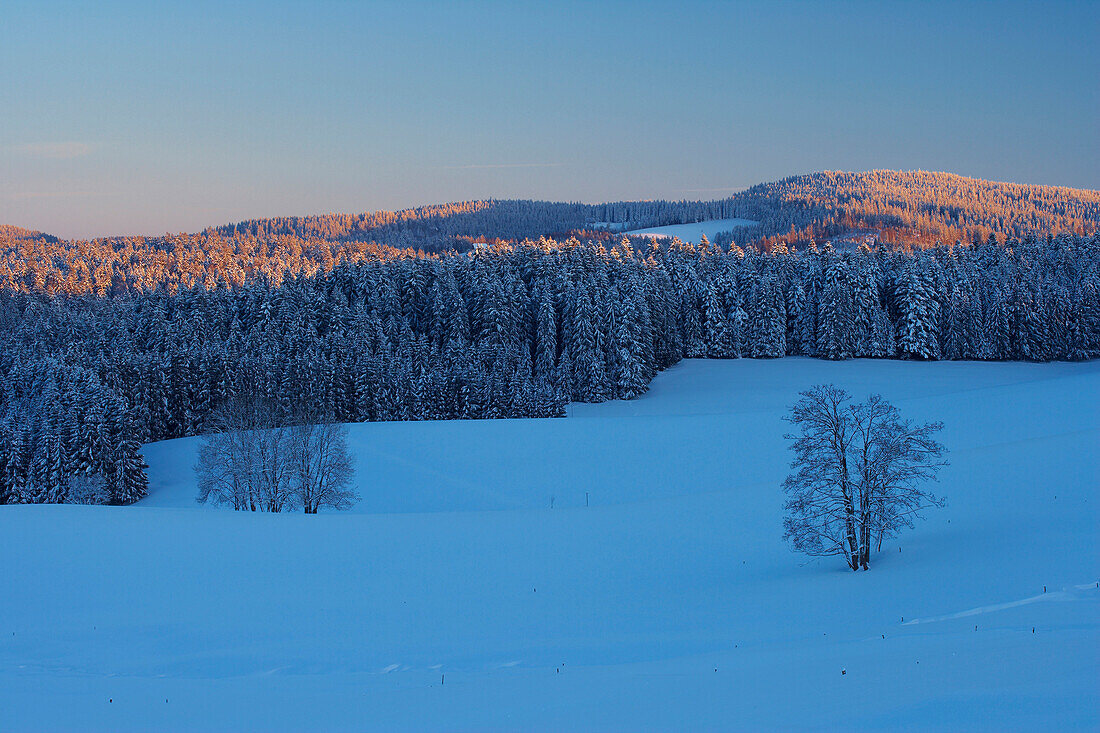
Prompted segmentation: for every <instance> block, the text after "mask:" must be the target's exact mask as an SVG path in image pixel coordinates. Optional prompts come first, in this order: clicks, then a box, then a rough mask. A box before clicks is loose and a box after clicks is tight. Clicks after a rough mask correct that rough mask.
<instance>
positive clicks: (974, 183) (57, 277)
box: [0, 171, 1100, 295]
mask: <svg viewBox="0 0 1100 733" xmlns="http://www.w3.org/2000/svg"><path fill="white" fill-rule="evenodd" d="M726 218H742V219H749V220H752V221H755V222H758V224H757V225H756V226H750V227H744V228H739V229H737V230H736V231H733V232H727V233H723V234H722V235H721V236H719V237H717V238H716V239H715V242H716V243H718V244H722V245H728V244H730V243H732V242H735V243H736V244H737V245H738V246H740V247H743V248H749V247H751V248H755V249H761V250H764V251H767V250H769V249H771V248H772V247H774V246H776V245H778V244H783V245H784V246H786V247H787V248H788V249H804V248H806V247H808V246H809V245H810V243H811V242H817V243H818V244H823V243H825V242H828V241H830V240H831V241H834V242H836V244H837V246H839V245H840V244H841V239H842V238H843V237H844V236H845V235H846V234H848V233H853V232H854V233H859V234H860V235H865V238H868V239H871V240H877V241H881V242H883V243H885V244H886V245H887V246H889V247H890V248H892V249H915V248H925V247H929V246H935V245H936V244H944V245H952V244H954V243H956V242H970V241H975V240H977V241H982V242H984V241H986V240H987V239H988V238H989V236H990V235H991V234H992V235H994V236H995V237H996V238H997V239H998V241H1000V242H1002V243H1003V242H1005V241H1006V240H1008V239H1010V238H1015V239H1020V238H1023V237H1026V236H1028V235H1035V236H1038V237H1045V236H1047V235H1058V234H1060V233H1071V234H1078V235H1082V236H1089V235H1091V234H1093V233H1095V232H1096V231H1097V230H1098V227H1100V192H1098V191H1089V190H1081V189H1070V188H1059V187H1054V186H1028V185H1018V184H1012V183H997V182H991V181H983V180H979V179H974V178H965V177H962V176H957V175H952V174H947V173H927V172H923V171H908V172H899V171H870V172H867V173H837V172H823V173H815V174H811V175H806V176H796V177H793V178H787V179H784V180H782V181H777V182H775V183H767V184H760V185H757V186H753V187H752V188H749V189H747V190H745V191H742V192H740V193H738V194H735V195H734V196H731V197H730V198H727V199H722V200H718V201H633V202H617V203H605V204H582V203H552V202H545V201H520V200H509V201H497V200H489V201H468V202H460V203H451V204H441V205H435V206H425V207H420V208H416V209H407V210H404V211H398V212H387V211H379V212H374V213H363V214H326V215H320V216H309V217H279V218H273V219H262V220H251V221H245V222H240V223H237V224H229V225H226V226H220V227H216V228H211V229H207V230H205V231H202V232H198V233H192V234H182V233H181V234H166V235H164V236H159V237H109V238H104V239H95V240H58V239H57V238H56V237H53V236H50V235H47V234H42V233H41V232H33V231H28V230H23V229H18V228H17V227H0V289H9V290H23V291H27V292H44V293H48V294H55V293H67V294H81V293H90V294H96V295H119V294H123V293H131V292H149V291H153V290H157V289H160V288H164V289H167V290H168V291H175V290H177V289H180V288H191V287H194V286H200V287H205V288H218V287H221V286H239V285H243V284H245V283H247V282H250V281H252V280H264V281H267V282H270V283H273V284H278V283H280V282H281V281H282V280H283V279H284V278H286V277H294V276H298V275H305V276H312V275H315V274H317V273H321V272H329V271H331V270H332V269H333V268H335V267H337V266H338V265H341V264H345V263H356V262H362V261H368V260H376V259H401V258H407V257H413V256H425V255H430V254H439V253H443V252H447V251H452V250H453V251H458V252H462V251H468V250H470V249H472V248H473V247H474V246H475V245H476V244H478V243H486V244H497V243H501V242H504V243H513V244H514V243H519V242H522V241H523V240H525V239H531V240H538V239H539V238H540V237H548V238H555V239H557V240H558V241H563V240H565V239H568V238H569V237H571V236H576V237H577V238H579V239H582V240H585V239H598V240H601V241H604V242H606V243H607V244H608V245H610V244H612V243H614V242H616V241H617V240H618V238H619V237H620V236H621V234H620V232H622V231H624V230H631V229H639V228H646V227H654V226H664V225H668V224H683V223H689V222H697V221H703V220H710V219H726ZM638 241H640V240H638Z"/></svg>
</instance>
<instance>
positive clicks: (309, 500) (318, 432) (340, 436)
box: [291, 417, 359, 514]
mask: <svg viewBox="0 0 1100 733" xmlns="http://www.w3.org/2000/svg"><path fill="white" fill-rule="evenodd" d="M347 434H348V429H347V428H346V427H344V426H343V425H341V424H340V423H336V422H333V421H332V419H331V418H329V417H309V418H307V419H304V420H302V421H301V422H300V424H298V425H295V426H294V427H293V428H291V435H292V436H293V441H294V449H293V465H292V466H291V474H292V483H293V495H294V503H295V506H298V507H301V508H302V511H304V512H305V513H306V514H316V513H317V510H318V509H320V508H321V507H331V508H333V509H348V508H350V507H351V506H352V505H353V504H355V502H356V501H358V500H359V496H358V494H356V493H355V490H354V489H352V488H351V478H352V476H353V474H354V472H355V471H354V468H353V466H352V462H351V457H350V456H349V455H348V449H347Z"/></svg>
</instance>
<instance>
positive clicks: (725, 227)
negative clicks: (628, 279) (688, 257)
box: [624, 219, 759, 244]
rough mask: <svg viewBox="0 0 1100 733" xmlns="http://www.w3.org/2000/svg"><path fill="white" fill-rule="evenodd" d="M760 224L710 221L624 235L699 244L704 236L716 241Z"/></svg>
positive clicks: (748, 220) (673, 225)
mask: <svg viewBox="0 0 1100 733" xmlns="http://www.w3.org/2000/svg"><path fill="white" fill-rule="evenodd" d="M758 223H759V222H755V221H752V220H751V219H710V220H708V221H700V222H696V223H694V224H671V225H669V226H665V227H652V228H650V229H635V230H631V231H627V232H624V233H625V234H633V235H635V236H639V237H679V238H680V241H681V242H691V243H692V244H699V242H700V240H701V238H702V236H703V235H704V234H706V235H707V239H709V240H711V241H714V237H715V235H717V234H718V233H719V232H728V231H732V230H735V229H738V228H739V227H747V226H754V225H756V224H758Z"/></svg>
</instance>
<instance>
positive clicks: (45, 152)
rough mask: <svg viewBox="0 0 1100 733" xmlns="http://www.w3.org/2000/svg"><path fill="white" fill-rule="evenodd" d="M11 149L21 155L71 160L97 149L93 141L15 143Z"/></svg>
mask: <svg viewBox="0 0 1100 733" xmlns="http://www.w3.org/2000/svg"><path fill="white" fill-rule="evenodd" d="M11 149H12V150H13V151H14V152H16V153H19V154H20V155H27V156H30V157H32V158H48V159H50V160H70V159H72V158H80V157H83V156H85V155H88V154H89V153H91V152H92V151H93V150H95V146H94V145H92V144H91V143H82V142H76V141H66V142H53V143H23V144H22V145H13V146H12V148H11Z"/></svg>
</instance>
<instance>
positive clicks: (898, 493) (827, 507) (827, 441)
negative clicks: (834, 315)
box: [783, 385, 946, 570]
mask: <svg viewBox="0 0 1100 733" xmlns="http://www.w3.org/2000/svg"><path fill="white" fill-rule="evenodd" d="M786 419H787V421H788V422H790V423H791V424H792V425H794V426H796V427H797V428H798V431H799V432H798V434H796V435H787V436H785V437H786V438H787V439H788V440H791V441H793V442H792V444H791V450H792V451H794V459H793V460H792V461H791V468H792V469H793V471H792V473H791V474H790V475H788V476H787V478H786V480H785V481H784V482H783V489H784V491H785V492H786V494H787V497H788V500H787V503H786V509H787V512H788V516H787V517H786V518H785V519H784V520H783V527H784V537H785V539H787V541H788V542H790V544H791V547H792V548H793V549H794V550H795V551H797V552H803V553H806V554H807V555H811V556H829V555H842V556H843V557H844V559H845V561H846V562H847V563H848V567H850V568H851V569H852V570H868V569H869V568H870V563H871V554H872V552H877V551H879V550H880V549H881V547H882V541H883V540H884V539H887V538H890V537H893V536H894V535H896V534H897V533H898V532H899V531H901V530H902V529H904V528H907V527H912V526H913V522H914V520H915V519H917V518H919V517H920V515H921V512H922V510H924V509H927V508H929V507H942V506H943V505H944V500H943V499H942V498H938V497H936V496H935V495H934V494H931V493H929V492H928V491H926V490H925V489H924V488H923V487H922V484H924V483H925V482H927V481H929V480H933V479H935V477H936V473H937V472H938V471H939V469H940V468H941V467H943V466H945V465H946V461H944V460H943V458H942V457H943V454H944V450H945V449H944V447H943V446H942V445H941V444H940V443H938V442H936V440H935V439H934V436H935V434H936V433H937V432H939V431H940V430H941V429H942V427H943V425H942V423H925V424H920V425H917V424H913V423H912V422H910V421H909V420H903V419H902V418H901V416H900V414H899V413H898V410H897V408H895V407H894V406H893V405H891V404H890V403H889V402H887V401H886V400H884V399H883V398H882V397H880V396H879V395H871V396H870V397H868V398H867V399H866V400H864V401H863V402H860V403H852V402H851V398H850V396H849V394H848V393H847V392H845V391H844V390H842V389H839V388H838V387H835V386H833V385H820V386H817V387H814V388H812V389H809V390H807V391H805V392H802V393H800V399H799V401H798V402H797V403H795V404H794V405H793V406H792V407H791V409H790V413H789V414H788V416H787V418H786Z"/></svg>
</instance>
